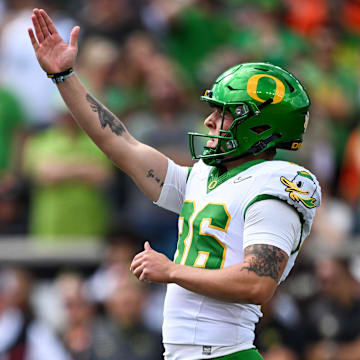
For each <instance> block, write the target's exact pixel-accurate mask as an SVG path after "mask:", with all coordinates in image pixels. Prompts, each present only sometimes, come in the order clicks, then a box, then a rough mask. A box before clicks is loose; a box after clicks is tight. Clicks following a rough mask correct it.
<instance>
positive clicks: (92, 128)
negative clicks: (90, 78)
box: [29, 9, 168, 201]
mask: <svg viewBox="0 0 360 360" xmlns="http://www.w3.org/2000/svg"><path fill="white" fill-rule="evenodd" d="M32 22H33V25H34V29H35V33H34V31H33V29H29V36H30V40H31V43H32V45H33V48H34V51H35V54H36V57H37V59H38V61H39V64H40V66H41V67H42V69H43V70H44V71H45V72H46V73H48V74H56V73H60V72H63V71H66V70H67V69H69V68H73V67H74V65H75V61H76V56H77V52H78V36H79V31H80V28H79V27H78V26H76V27H74V29H73V30H72V32H71V35H70V42H69V44H66V43H65V42H64V40H63V39H62V38H61V37H60V35H59V33H58V32H57V30H56V28H55V26H54V24H53V22H52V20H51V18H50V17H49V16H48V14H47V13H46V12H45V11H44V10H39V9H34V13H33V16H32ZM57 86H58V89H59V91H60V94H61V96H62V98H63V99H64V101H65V103H66V105H67V106H68V108H69V110H70V112H71V113H72V115H73V117H74V119H75V120H76V122H77V123H78V124H79V126H80V127H81V128H82V129H83V130H84V131H85V132H86V133H87V134H88V135H89V136H90V137H91V139H92V140H93V141H94V142H95V143H96V144H97V145H98V146H99V147H100V149H101V150H102V151H103V152H104V153H105V154H106V155H107V156H108V157H109V158H110V159H111V160H112V161H113V162H114V163H115V164H116V165H117V166H118V167H119V168H120V169H121V170H123V171H124V172H125V173H127V174H128V175H129V176H131V177H132V179H133V180H134V181H135V183H136V184H137V185H138V186H139V188H140V189H141V190H142V191H144V193H145V194H146V195H148V196H149V197H150V199H152V200H153V201H156V200H158V198H159V196H160V193H161V189H162V184H163V182H164V180H165V176H166V171H167V166H168V160H167V158H166V156H164V155H163V154H161V153H160V152H158V151H157V150H155V149H153V148H151V147H149V146H147V145H145V144H142V143H140V142H139V141H137V140H136V139H135V138H133V137H132V136H131V135H130V134H129V132H128V131H127V129H126V128H125V126H124V124H123V123H122V122H121V120H119V119H118V118H117V117H116V116H115V115H114V114H113V113H112V112H111V111H110V110H108V109H107V108H106V107H105V106H104V105H103V104H101V102H99V101H98V100H97V99H95V98H94V97H93V96H92V95H91V94H89V93H88V91H87V90H86V88H85V87H84V86H83V85H82V84H81V82H80V80H79V79H78V77H77V76H76V75H73V76H71V77H68V78H67V79H65V80H64V81H63V82H61V83H58V84H57Z"/></svg>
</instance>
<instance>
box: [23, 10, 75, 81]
mask: <svg viewBox="0 0 360 360" xmlns="http://www.w3.org/2000/svg"><path fill="white" fill-rule="evenodd" d="M31 20H32V22H33V25H34V29H35V34H36V37H35V35H34V31H33V29H31V28H29V29H28V32H29V36H30V40H31V43H32V46H33V48H34V50H35V54H36V57H37V59H38V61H39V64H40V66H41V67H42V69H43V70H44V71H45V72H46V73H48V74H54V73H59V72H63V71H65V70H67V69H69V68H72V67H74V65H75V60H76V55H77V52H78V37H79V31H80V27H79V26H75V27H74V28H73V29H72V31H71V34H70V43H69V44H67V43H66V42H65V41H64V40H63V39H62V38H61V36H60V35H59V33H58V32H57V30H56V27H55V25H54V23H53V21H52V20H51V18H50V17H49V15H48V14H47V13H46V12H45V11H44V10H42V9H41V10H39V9H34V10H33V15H32V17H31Z"/></svg>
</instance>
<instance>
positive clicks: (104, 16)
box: [80, 0, 142, 44]
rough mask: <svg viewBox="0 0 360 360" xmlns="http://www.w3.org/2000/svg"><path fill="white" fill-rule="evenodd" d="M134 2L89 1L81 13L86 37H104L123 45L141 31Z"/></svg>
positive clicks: (127, 0)
mask: <svg viewBox="0 0 360 360" xmlns="http://www.w3.org/2000/svg"><path fill="white" fill-rule="evenodd" d="M134 4H135V3H134V1H129V0H89V1H86V2H85V6H84V8H83V9H82V11H81V14H80V20H81V22H82V24H83V30H84V34H85V35H84V36H85V38H86V37H88V36H93V35H96V36H103V37H105V38H108V39H110V40H112V41H114V42H117V43H118V44H122V43H123V42H124V40H125V39H126V37H127V36H128V35H129V34H130V33H131V32H133V31H135V30H137V29H141V27H142V26H141V22H140V19H139V13H138V12H136V8H135V6H134Z"/></svg>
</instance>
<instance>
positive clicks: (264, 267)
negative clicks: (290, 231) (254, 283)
mask: <svg viewBox="0 0 360 360" xmlns="http://www.w3.org/2000/svg"><path fill="white" fill-rule="evenodd" d="M287 260H288V256H287V254H286V253H285V252H284V251H283V250H281V249H279V248H278V247H276V246H273V245H265V244H259V245H251V246H248V247H247V248H246V249H245V261H244V266H243V268H242V271H243V270H247V271H249V272H250V271H252V272H254V273H255V274H256V275H258V276H269V277H271V278H272V279H274V280H275V281H276V282H278V281H279V278H280V276H281V274H282V272H283V270H284V268H285V265H286V263H287Z"/></svg>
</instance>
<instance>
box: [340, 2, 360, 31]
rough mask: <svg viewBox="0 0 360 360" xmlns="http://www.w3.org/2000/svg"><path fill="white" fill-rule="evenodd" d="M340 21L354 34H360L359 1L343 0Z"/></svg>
mask: <svg viewBox="0 0 360 360" xmlns="http://www.w3.org/2000/svg"><path fill="white" fill-rule="evenodd" d="M341 5H342V11H343V12H342V14H341V15H342V16H341V15H340V19H341V23H342V25H343V26H344V28H345V29H346V30H347V31H349V32H353V33H355V34H356V35H359V34H360V3H359V1H358V0H343V1H342V2H341Z"/></svg>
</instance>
